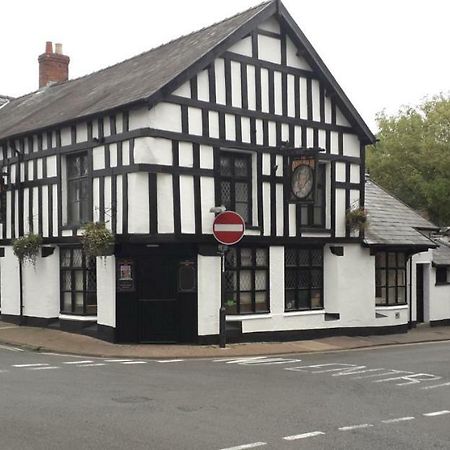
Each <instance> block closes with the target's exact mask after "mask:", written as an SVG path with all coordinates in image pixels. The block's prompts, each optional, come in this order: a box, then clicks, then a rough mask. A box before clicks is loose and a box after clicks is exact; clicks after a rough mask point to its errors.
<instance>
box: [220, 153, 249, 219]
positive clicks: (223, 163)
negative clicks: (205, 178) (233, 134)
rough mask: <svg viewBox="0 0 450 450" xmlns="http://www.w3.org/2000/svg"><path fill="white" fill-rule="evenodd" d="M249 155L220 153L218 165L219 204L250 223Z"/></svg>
mask: <svg viewBox="0 0 450 450" xmlns="http://www.w3.org/2000/svg"><path fill="white" fill-rule="evenodd" d="M251 162H252V160H251V155H250V154H244V153H233V152H221V153H220V165H219V196H220V198H219V199H218V201H219V204H221V205H224V206H225V207H226V208H227V210H231V211H235V212H237V213H238V214H240V215H241V216H242V218H243V219H244V221H245V223H247V224H249V223H250V222H251V213H252V208H251V202H252V170H251V169H252V164H251Z"/></svg>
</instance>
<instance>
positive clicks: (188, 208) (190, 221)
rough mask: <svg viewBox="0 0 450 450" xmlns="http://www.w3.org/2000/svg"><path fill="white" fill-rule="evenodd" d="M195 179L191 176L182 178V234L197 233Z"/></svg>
mask: <svg viewBox="0 0 450 450" xmlns="http://www.w3.org/2000/svg"><path fill="white" fill-rule="evenodd" d="M194 207H195V205H194V178H193V177H192V176H190V175H181V176H180V209H181V211H180V215H181V232H182V233H195V211H194Z"/></svg>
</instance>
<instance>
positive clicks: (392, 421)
mask: <svg viewBox="0 0 450 450" xmlns="http://www.w3.org/2000/svg"><path fill="white" fill-rule="evenodd" d="M414 419H415V417H412V416H409V417H397V418H396V419H386V420H382V421H381V422H382V423H398V422H408V421H410V420H414Z"/></svg>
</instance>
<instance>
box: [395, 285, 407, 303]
mask: <svg viewBox="0 0 450 450" xmlns="http://www.w3.org/2000/svg"><path fill="white" fill-rule="evenodd" d="M405 291H406V289H405V288H404V287H399V288H398V294H397V295H398V297H397V303H406V294H405Z"/></svg>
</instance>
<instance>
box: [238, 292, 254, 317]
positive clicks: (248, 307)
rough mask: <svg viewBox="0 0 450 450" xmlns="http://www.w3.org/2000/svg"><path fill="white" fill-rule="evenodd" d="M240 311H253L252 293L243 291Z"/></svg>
mask: <svg viewBox="0 0 450 450" xmlns="http://www.w3.org/2000/svg"><path fill="white" fill-rule="evenodd" d="M240 312H241V313H251V312H253V311H252V294H251V293H250V292H241V297H240Z"/></svg>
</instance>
